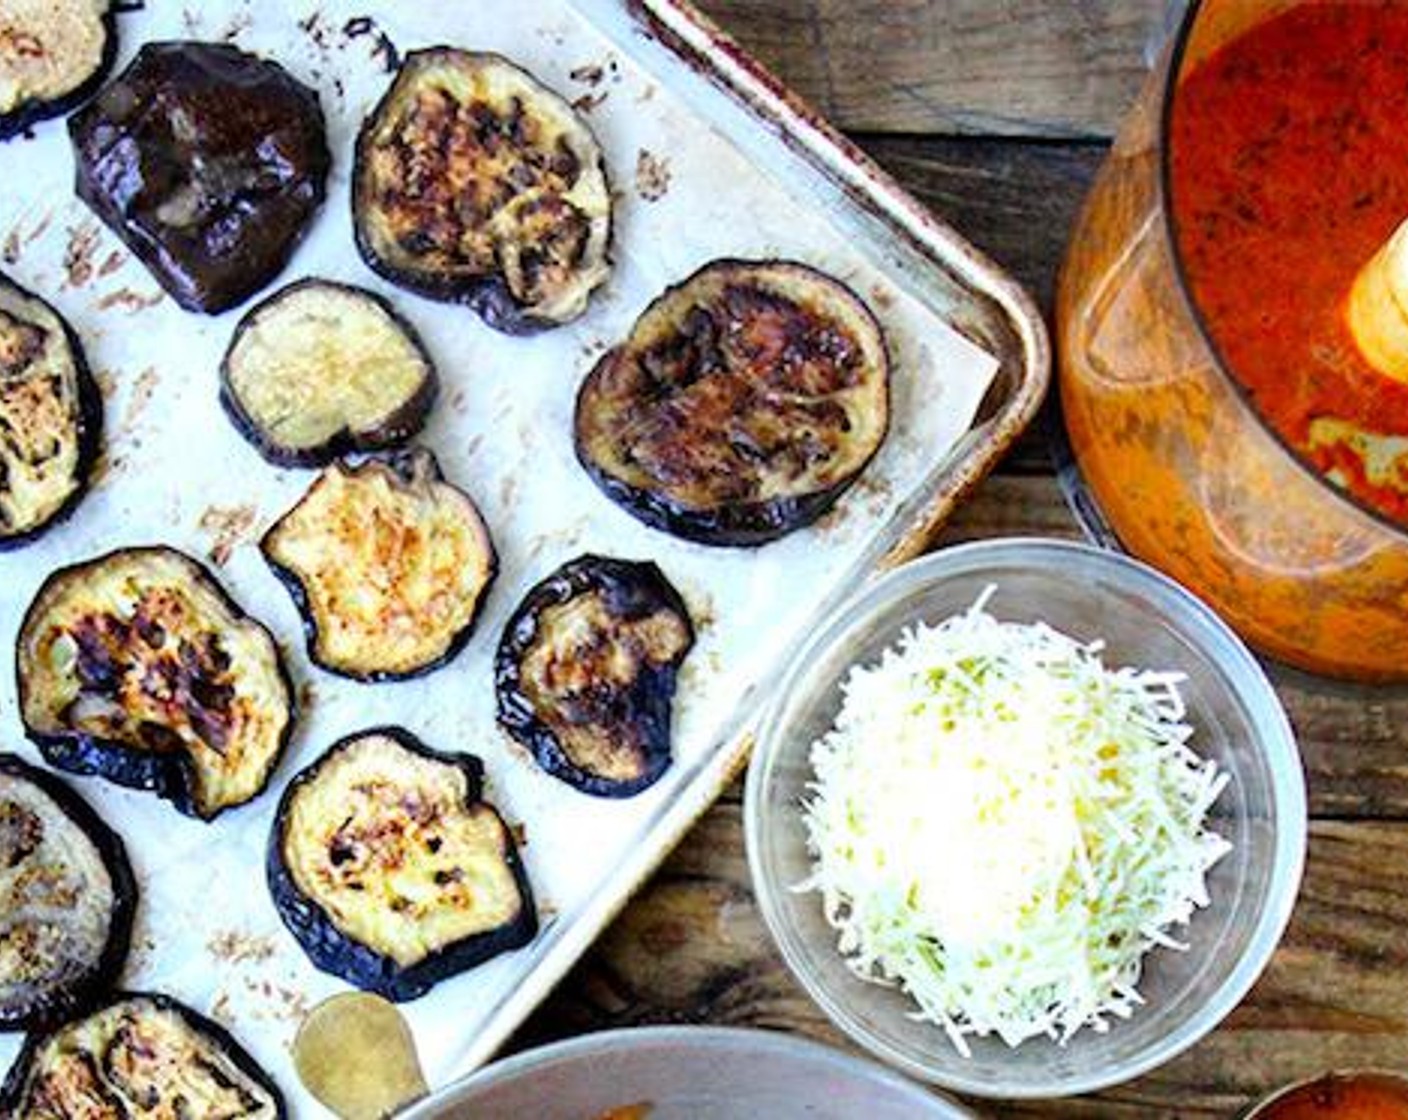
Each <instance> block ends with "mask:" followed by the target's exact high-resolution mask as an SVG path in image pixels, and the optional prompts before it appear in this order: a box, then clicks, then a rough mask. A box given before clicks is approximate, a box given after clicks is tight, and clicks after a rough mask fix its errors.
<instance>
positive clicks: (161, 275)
mask: <svg viewBox="0 0 1408 1120" xmlns="http://www.w3.org/2000/svg"><path fill="white" fill-rule="evenodd" d="M69 132H70V135H71V136H72V138H73V145H74V156H75V162H76V163H77V168H78V174H77V189H78V196H79V197H80V198H81V199H83V201H84V202H86V203H87V204H88V205H89V206H90V207H91V208H92V210H93V212H94V213H95V214H97V215H98V217H99V218H101V219H102V220H103V222H105V223H106V224H107V225H108V226H109V227H110V228H111V229H112V231H113V232H114V233H116V234H117V235H118V237H120V238H122V240H123V242H124V243H125V244H126V245H127V247H128V248H129V249H130V250H132V252H133V254H134V255H136V256H137V257H138V258H139V259H140V260H141V261H142V262H143V263H144V264H145V265H146V266H147V268H149V269H150V270H151V272H152V275H153V276H155V277H156V279H157V281H158V282H159V283H160V284H161V286H162V287H163V288H165V289H166V291H167V292H169V293H170V295H171V296H172V298H173V299H175V300H176V302H177V303H179V304H180V305H181V306H182V307H184V308H186V309H187V310H188V311H203V312H206V313H209V314H215V313H216V312H219V311H223V310H225V309H226V308H228V307H233V306H234V305H236V304H238V303H242V302H243V301H244V300H245V299H247V298H248V297H249V296H251V295H253V294H254V293H255V292H257V291H258V290H259V289H260V288H262V287H264V285H266V284H267V283H269V281H270V280H272V279H273V278H274V277H275V276H276V275H278V273H279V272H280V271H281V270H282V269H283V267H284V265H285V264H286V263H287V262H288V259H289V257H290V256H291V255H292V253H293V250H294V248H295V247H296V246H297V244H298V242H299V241H300V240H301V239H302V237H303V234H304V231H305V229H306V228H307V226H308V223H309V221H310V220H311V219H312V217H313V214H314V212H315V211H316V210H317V209H318V207H319V206H320V205H321V204H322V202H323V198H324V196H325V193H326V184H327V175H328V167H329V164H330V163H331V157H330V156H329V154H328V145H327V139H326V137H325V135H324V132H325V127H324V122H323V111H322V108H321V106H320V105H319V104H318V95H317V94H316V93H315V92H314V91H313V90H311V89H309V88H308V87H307V86H305V85H303V84H302V83H300V82H298V81H297V80H295V79H294V78H293V77H292V76H291V75H289V73H288V72H287V71H286V70H284V68H283V67H281V66H279V65H278V64H277V63H274V62H269V61H266V60H265V59H262V58H257V57H256V56H254V55H251V54H246V53H245V52H244V51H241V50H240V49H238V48H237V47H233V46H230V45H229V44H227V43H195V42H173V43H149V44H147V45H146V46H144V47H143V48H142V50H141V51H140V52H139V53H138V55H137V57H136V59H135V60H134V61H133V62H132V64H131V65H130V66H128V68H127V69H126V70H125V71H123V73H122V74H120V75H119V76H118V77H117V78H116V79H115V80H114V81H113V82H111V83H110V84H109V85H108V86H107V87H106V88H104V89H103V91H102V92H101V93H99V94H98V96H97V97H96V98H95V99H94V100H93V101H91V102H90V103H89V104H88V105H86V106H85V107H84V108H83V109H82V110H80V111H79V112H78V113H76V114H74V116H73V117H72V119H71V120H70V121H69Z"/></svg>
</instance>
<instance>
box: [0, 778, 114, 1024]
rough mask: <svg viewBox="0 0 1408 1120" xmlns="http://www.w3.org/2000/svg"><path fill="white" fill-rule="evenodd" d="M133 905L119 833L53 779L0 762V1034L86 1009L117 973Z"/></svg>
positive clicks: (69, 1015)
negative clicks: (2, 1031) (0, 1032)
mask: <svg viewBox="0 0 1408 1120" xmlns="http://www.w3.org/2000/svg"><path fill="white" fill-rule="evenodd" d="M136 905H137V883H136V880H135V879H134V878H133V877H132V865H131V864H130V863H128V862H127V850H126V849H125V848H124V847H123V844H122V840H121V838H120V837H119V836H118V835H117V833H115V832H113V831H112V829H110V828H108V826H107V825H105V824H104V823H103V822H102V820H101V819H99V817H98V815H97V813H95V812H93V810H92V809H90V808H89V807H88V803H87V802H86V801H84V800H83V798H81V797H80V796H79V795H78V794H77V793H75V792H74V791H73V790H72V789H70V788H69V787H68V786H67V785H66V784H64V783H63V782H62V781H60V780H59V779H58V778H55V777H54V776H53V775H51V774H47V773H45V772H44V771H43V770H40V769H38V768H37V767H34V766H30V765H28V764H27V763H26V762H24V761H23V760H22V759H20V758H19V757H17V756H16V755H12V754H4V753H0V1030H4V1031H10V1030H34V1029H36V1028H39V1027H45V1026H49V1025H51V1024H53V1023H58V1022H62V1021H63V1020H65V1019H68V1018H70V1017H71V1016H72V1015H74V1014H76V1013H77V1012H80V1011H83V1010H85V1009H86V1008H88V1007H90V1006H92V1005H93V1004H94V1003H95V1002H96V1001H97V999H98V996H99V995H100V993H101V992H102V991H103V989H105V988H108V987H110V986H111V985H112V984H113V983H114V982H115V981H116V980H117V978H118V976H119V974H120V973H121V972H122V965H123V962H124V961H125V960H126V958H127V948H128V945H129V944H130V943H131V936H132V915H133V912H134V911H135V909H136Z"/></svg>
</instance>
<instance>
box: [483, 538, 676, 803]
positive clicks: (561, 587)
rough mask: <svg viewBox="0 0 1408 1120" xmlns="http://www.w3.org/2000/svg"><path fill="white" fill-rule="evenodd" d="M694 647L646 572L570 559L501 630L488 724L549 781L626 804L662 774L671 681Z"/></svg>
mask: <svg viewBox="0 0 1408 1120" xmlns="http://www.w3.org/2000/svg"><path fill="white" fill-rule="evenodd" d="M693 645H694V627H693V624H692V623H691V622H690V618H689V610H688V608H687V607H686V606H685V602H684V600H683V599H682V598H681V597H680V594H679V592H678V591H676V590H675V589H674V587H673V586H672V585H671V584H670V581H669V580H667V579H666V578H665V576H664V574H663V573H662V572H661V571H660V569H659V568H657V567H656V566H655V565H654V564H650V563H636V562H633V561H629V560H615V559H611V558H609V557H603V556H581V557H578V558H577V559H576V560H573V561H571V562H570V563H568V564H564V565H563V566H562V567H561V568H559V569H558V570H557V571H555V572H553V573H552V575H550V576H548V577H547V579H545V580H543V581H542V582H541V583H539V584H538V585H537V586H536V587H534V588H533V589H532V590H531V591H529V592H528V594H527V595H526V596H525V597H524V599H523V602H522V603H520V604H519V606H518V609H517V610H515V611H514V612H513V615H512V616H511V617H510V618H509V620H508V623H507V624H506V625H505V626H504V633H503V637H502V639H501V640H500V642H499V649H498V655H497V657H496V659H495V662H494V681H495V685H496V691H497V695H498V718H499V724H500V726H502V727H503V729H504V730H505V731H507V732H508V733H509V734H510V735H512V736H513V737H514V738H515V739H516V740H518V742H520V743H522V744H523V745H524V746H525V747H527V748H528V749H529V750H530V751H532V752H533V756H534V757H535V758H536V759H537V760H538V765H539V766H541V767H542V768H543V769H544V770H546V771H547V772H548V773H549V774H551V775H553V776H554V777H556V778H560V779H561V780H562V781H564V782H567V783H568V784H569V785H571V786H575V787H576V788H577V789H579V790H581V791H582V792H583V793H590V794H594V795H596V796H598V797H630V796H631V795H633V794H636V793H639V792H640V791H641V790H643V789H645V788H646V787H647V786H650V785H653V784H654V783H655V782H656V781H658V780H659V778H660V776H661V775H662V774H663V773H664V772H665V770H666V769H667V768H668V767H669V765H670V759H671V753H670V725H671V710H672V708H673V705H674V696H675V681H676V677H677V676H678V673H679V667H680V664H681V662H683V661H684V658H685V655H686V654H687V653H688V652H689V651H690V649H691V647H692V646H693Z"/></svg>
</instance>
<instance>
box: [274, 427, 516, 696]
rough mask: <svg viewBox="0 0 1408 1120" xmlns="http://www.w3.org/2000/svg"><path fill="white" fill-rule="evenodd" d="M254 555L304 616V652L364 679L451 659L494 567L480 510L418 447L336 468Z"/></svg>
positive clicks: (419, 670) (414, 671)
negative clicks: (260, 555) (265, 563)
mask: <svg viewBox="0 0 1408 1120" xmlns="http://www.w3.org/2000/svg"><path fill="white" fill-rule="evenodd" d="M260 549H261V550H262V551H263V553H264V559H265V560H267V561H268V563H269V566H270V567H271V568H272V569H273V570H274V573H275V574H276V575H277V576H278V577H279V578H280V579H281V580H282V581H283V583H284V585H285V586H286V587H287V588H288V589H289V592H290V593H291V594H292V595H293V598H294V602H295V603H297V605H298V608H299V611H300V612H301V613H302V615H303V624H304V629H305V632H306V634H307V638H308V655H309V657H311V658H312V660H313V661H314V662H315V663H316V664H318V665H320V666H322V667H323V668H324V669H327V670H328V671H329V672H333V673H338V674H340V675H342V676H345V677H352V678H353V679H356V680H364V681H387V680H404V679H406V678H408V677H415V676H420V675H421V674H424V673H428V672H430V671H432V670H433V669H438V668H439V667H440V666H442V665H444V664H446V663H447V662H449V661H450V660H451V659H452V658H454V657H455V655H456V654H458V653H459V652H460V650H462V649H463V648H464V645H465V643H466V642H467V641H468V640H469V636H470V633H471V631H472V630H473V628H474V623H475V620H476V619H477V618H478V616H479V611H480V609H481V607H482V606H483V604H484V600H485V598H486V597H487V595H488V591H489V586H490V584H492V583H493V580H494V576H495V574H496V573H497V572H498V559H497V557H496V555H495V553H494V546H493V542H492V541H490V539H489V530H488V528H487V527H486V526H485V524H484V519H483V518H482V517H480V515H479V510H478V508H477V507H476V506H475V504H474V502H473V501H471V500H470V498H469V495H468V494H466V493H465V492H464V491H463V490H460V489H458V488H457V487H454V486H451V485H450V484H449V483H448V482H446V481H444V478H443V476H442V475H441V473H440V467H439V465H438V464H437V463H436V461H435V456H434V455H432V454H431V453H430V452H429V451H426V450H424V449H422V448H414V449H411V450H409V451H405V452H401V453H399V454H397V455H394V456H391V457H386V458H381V459H369V460H367V461H366V462H364V463H362V464H361V465H360V466H352V465H350V464H348V463H335V464H334V465H333V466H331V467H329V468H328V469H327V470H325V471H324V472H323V473H322V474H321V475H320V476H319V477H318V480H317V481H316V482H314V483H313V485H312V486H311V487H310V488H309V490H308V492H307V493H306V494H305V495H304V496H303V498H302V500H301V501H299V503H298V504H297V505H296V506H294V507H293V508H292V509H291V510H289V511H288V513H286V514H284V516H283V517H282V518H280V519H279V520H278V521H277V522H276V523H275V524H274V525H273V527H272V528H270V530H269V531H268V532H267V533H266V534H265V535H264V539H263V541H261V542H260Z"/></svg>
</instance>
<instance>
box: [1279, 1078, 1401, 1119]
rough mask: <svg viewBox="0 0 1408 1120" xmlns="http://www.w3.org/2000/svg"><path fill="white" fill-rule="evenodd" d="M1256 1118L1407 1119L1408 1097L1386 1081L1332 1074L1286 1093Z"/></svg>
mask: <svg viewBox="0 0 1408 1120" xmlns="http://www.w3.org/2000/svg"><path fill="white" fill-rule="evenodd" d="M1258 1120H1408V1097H1405V1095H1404V1090H1402V1089H1399V1088H1397V1087H1396V1086H1395V1085H1392V1084H1389V1083H1385V1082H1381V1081H1376V1080H1370V1079H1359V1080H1355V1079H1352V1078H1338V1077H1333V1076H1332V1077H1326V1078H1323V1079H1322V1080H1320V1081H1316V1082H1314V1083H1312V1084H1310V1085H1306V1086H1304V1087H1303V1088H1300V1089H1297V1090H1295V1091H1294V1092H1292V1093H1289V1094H1288V1095H1286V1096H1285V1097H1283V1098H1282V1099H1281V1100H1279V1101H1277V1102H1276V1103H1275V1104H1273V1105H1272V1106H1271V1107H1270V1108H1269V1109H1267V1111H1266V1112H1265V1113H1264V1115H1263V1116H1261V1117H1259V1118H1258Z"/></svg>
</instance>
